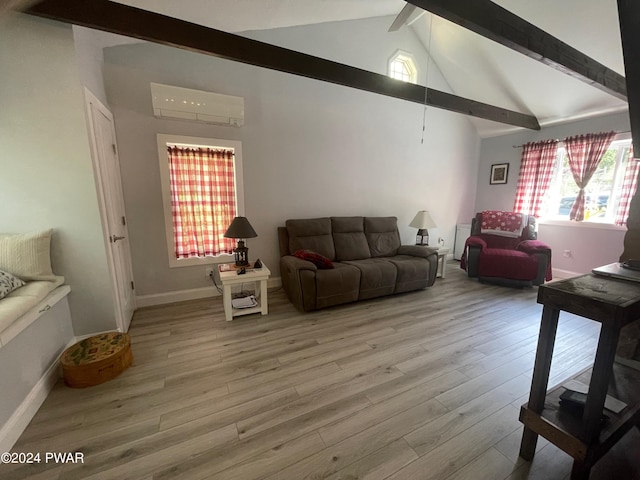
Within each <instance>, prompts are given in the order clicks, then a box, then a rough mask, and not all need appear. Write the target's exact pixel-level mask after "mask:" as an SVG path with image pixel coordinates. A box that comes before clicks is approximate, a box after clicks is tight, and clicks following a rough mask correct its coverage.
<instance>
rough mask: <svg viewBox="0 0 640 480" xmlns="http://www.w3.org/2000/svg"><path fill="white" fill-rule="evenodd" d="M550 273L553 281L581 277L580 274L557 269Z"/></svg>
mask: <svg viewBox="0 0 640 480" xmlns="http://www.w3.org/2000/svg"><path fill="white" fill-rule="evenodd" d="M552 271H553V278H554V279H562V278H572V277H578V276H580V275H583V274H582V273H578V272H572V271H570V270H560V269H559V268H553V269H552Z"/></svg>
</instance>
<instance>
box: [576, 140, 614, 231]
mask: <svg viewBox="0 0 640 480" xmlns="http://www.w3.org/2000/svg"><path fill="white" fill-rule="evenodd" d="M615 136H616V132H604V133H587V134H586V135H576V136H574V137H567V138H565V139H564V146H565V148H566V149H567V156H568V157H569V167H570V168H571V173H572V174H573V179H574V180H575V182H576V185H578V188H579V189H580V190H579V191H578V196H577V197H576V200H575V202H573V206H572V207H571V213H569V219H570V220H577V221H578V222H581V221H582V220H584V204H585V201H584V199H585V194H584V189H585V188H586V186H587V185H588V184H589V181H590V180H591V177H592V176H593V174H594V173H595V171H596V169H597V168H598V164H599V163H600V160H602V156H603V155H604V153H605V152H606V151H607V149H608V148H609V145H611V141H612V140H613V137H615Z"/></svg>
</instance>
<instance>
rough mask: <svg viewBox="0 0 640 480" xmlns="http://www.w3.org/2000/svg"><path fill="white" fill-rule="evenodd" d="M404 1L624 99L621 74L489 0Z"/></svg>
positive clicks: (625, 95) (624, 89) (623, 83)
mask: <svg viewBox="0 0 640 480" xmlns="http://www.w3.org/2000/svg"><path fill="white" fill-rule="evenodd" d="M407 2H408V3H411V4H413V5H415V6H417V7H420V8H422V9H424V10H426V11H428V12H431V13H433V14H435V15H437V16H439V17H442V18H444V19H446V20H449V21H450V22H453V23H455V24H456V25H460V26H461V27H464V28H466V29H468V30H471V31H472V32H475V33H477V34H478V35H482V36H483V37H486V38H489V39H491V40H493V41H495V42H497V43H499V44H501V45H504V46H505V47H508V48H511V49H513V50H515V51H517V52H520V53H522V54H524V55H526V56H527V57H529V58H532V59H534V60H537V61H539V62H542V63H544V64H545V65H548V66H550V67H552V68H554V69H556V70H558V71H560V72H563V73H565V74H567V75H570V76H572V77H574V78H576V79H578V80H581V81H583V82H585V83H588V84H589V85H591V86H593V87H595V88H598V89H600V90H602V91H604V92H606V93H609V94H611V95H613V96H614V97H617V98H619V99H621V100H625V101H626V100H627V85H626V82H625V78H624V77H623V76H622V75H620V74H619V73H617V72H615V71H613V70H611V69H610V68H608V67H606V66H604V65H602V64H601V63H599V62H597V61H596V60H594V59H593V58H591V57H589V56H587V55H585V54H584V53H582V52H580V51H579V50H576V49H575V48H573V47H571V46H569V45H567V44H566V43H564V42H562V41H561V40H559V39H557V38H556V37H554V36H553V35H550V34H548V33H547V32H545V31H544V30H542V29H540V28H538V27H536V26H535V25H533V24H531V23H529V22H527V21H526V20H524V19H523V18H521V17H518V16H517V15H514V14H513V13H511V12H510V11H508V10H506V9H504V8H502V7H501V6H499V5H496V4H495V3H493V2H491V1H490V0H455V1H451V0H407ZM628 3H633V0H630V1H629V2H628Z"/></svg>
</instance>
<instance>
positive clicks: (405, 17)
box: [388, 3, 418, 32]
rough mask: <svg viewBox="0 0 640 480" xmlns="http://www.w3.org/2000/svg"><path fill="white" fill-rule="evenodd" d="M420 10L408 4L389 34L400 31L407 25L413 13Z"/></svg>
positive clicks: (396, 19)
mask: <svg viewBox="0 0 640 480" xmlns="http://www.w3.org/2000/svg"><path fill="white" fill-rule="evenodd" d="M416 8H418V7H416V6H415V5H413V4H412V3H407V4H406V5H405V6H404V7H403V8H402V10H400V13H399V14H398V16H397V17H396V18H395V20H394V21H393V23H392V24H391V26H390V27H389V30H388V31H389V32H395V31H397V30H400V28H401V27H402V26H403V25H404V24H405V22H406V21H407V20H408V19H409V17H410V16H411V14H412V13H413V11H414V10H415V9H416Z"/></svg>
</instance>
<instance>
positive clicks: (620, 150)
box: [546, 140, 634, 223]
mask: <svg viewBox="0 0 640 480" xmlns="http://www.w3.org/2000/svg"><path fill="white" fill-rule="evenodd" d="M630 150H631V141H630V140H617V141H613V142H612V143H611V146H610V147H609V148H608V149H607V151H606V152H605V154H604V156H603V157H602V160H601V161H600V163H599V164H598V168H597V170H596V171H595V173H594V174H593V177H591V180H590V181H589V184H588V185H587V187H586V188H585V195H586V197H585V213H584V220H585V221H595V222H604V223H614V220H615V217H616V211H617V209H618V205H619V203H620V193H621V192H622V190H623V187H624V180H625V178H624V174H625V170H626V168H627V164H628V162H629V161H631V162H633V161H634V160H633V159H632V158H631V159H630V157H629V152H630ZM578 191H579V189H578V186H577V185H576V182H575V181H574V179H573V176H572V174H571V169H570V168H569V159H568V156H567V152H566V150H565V148H564V147H560V148H558V154H557V163H556V173H555V175H554V181H553V184H552V186H551V188H550V192H549V197H548V202H547V209H546V213H547V216H548V217H550V218H553V217H555V218H566V219H568V218H569V214H570V212H571V207H572V206H573V203H574V202H575V199H576V197H577V195H578Z"/></svg>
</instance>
